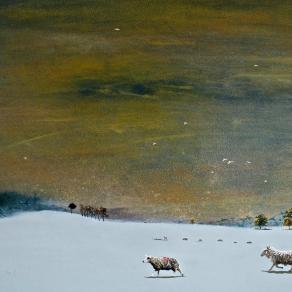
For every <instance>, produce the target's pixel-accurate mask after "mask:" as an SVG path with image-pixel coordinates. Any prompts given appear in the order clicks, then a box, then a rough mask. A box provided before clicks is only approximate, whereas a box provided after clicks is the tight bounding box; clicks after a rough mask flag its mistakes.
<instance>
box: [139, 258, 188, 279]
mask: <svg viewBox="0 0 292 292" xmlns="http://www.w3.org/2000/svg"><path fill="white" fill-rule="evenodd" d="M143 263H149V264H151V265H152V267H153V269H154V270H155V271H156V272H157V276H159V272H160V271H162V270H165V271H169V270H172V271H173V272H176V271H178V272H180V274H181V276H182V277H183V273H182V271H181V270H180V268H179V263H178V261H177V260H176V259H174V258H169V257H154V256H146V257H145V259H144V260H143Z"/></svg>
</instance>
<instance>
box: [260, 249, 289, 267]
mask: <svg viewBox="0 0 292 292" xmlns="http://www.w3.org/2000/svg"><path fill="white" fill-rule="evenodd" d="M261 255H262V256H266V257H267V258H269V259H271V261H272V262H273V265H272V267H271V268H270V271H271V270H272V269H273V267H274V266H276V267H277V268H282V267H280V266H278V265H284V266H287V265H290V266H291V269H290V271H292V251H283V250H277V249H275V248H272V247H269V246H268V247H267V248H266V249H265V250H264V251H263V252H262V254H261Z"/></svg>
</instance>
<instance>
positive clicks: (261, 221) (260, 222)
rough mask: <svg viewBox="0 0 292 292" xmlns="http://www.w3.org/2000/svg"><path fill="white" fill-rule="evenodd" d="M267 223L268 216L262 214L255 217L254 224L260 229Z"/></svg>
mask: <svg viewBox="0 0 292 292" xmlns="http://www.w3.org/2000/svg"><path fill="white" fill-rule="evenodd" d="M267 224H268V218H267V217H266V216H265V215H264V214H260V215H258V216H256V217H255V221H254V225H255V226H257V227H259V228H260V229H262V227H263V226H266V225H267Z"/></svg>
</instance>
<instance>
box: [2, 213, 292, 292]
mask: <svg viewBox="0 0 292 292" xmlns="http://www.w3.org/2000/svg"><path fill="white" fill-rule="evenodd" d="M163 236H167V237H168V241H156V240H153V238H157V237H163ZM184 237H187V238H188V240H182V238H184ZM200 238H201V239H202V241H201V242H199V241H198V239H200ZM218 239H222V240H223V241H222V242H219V241H217V240H218ZM234 241H237V242H238V243H233V242H234ZM247 241H252V244H247V243H246V242H247ZM267 244H271V245H272V246H275V247H277V248H279V249H292V231H291V232H290V231H288V230H283V229H281V228H273V230H266V231H258V230H254V229H243V228H233V227H232V228H231V227H217V226H204V225H199V226H198V225H186V224H164V223H153V224H152V223H147V224H145V223H130V222H113V221H107V222H99V221H96V220H93V219H88V218H83V217H81V216H80V215H75V214H73V215H71V214H68V213H61V212H52V211H42V212H35V213H25V214H20V215H17V216H14V217H10V218H5V219H1V220H0V291H1V292H59V291H60V292H75V291H76V292H77V291H78V292H81V291H84V292H86V291H104V292H118V291H124V292H140V291H141V292H143V291H145V292H150V291H160V292H161V291H168V292H171V291H176V292H177V291H179V292H181V291H190V292H196V291H198V292H204V291H208V292H213V291H219V292H221V291H222V292H229V291H230V292H235V291H236V292H262V291H264V292H278V291H281V292H288V291H291V289H292V273H287V272H285V271H287V269H288V267H286V269H284V271H283V270H279V272H278V273H267V272H265V270H267V269H268V268H269V267H270V266H271V263H270V261H269V260H268V259H267V258H262V257H260V253H261V251H262V250H263V248H264V247H265V246H266V245H267ZM145 254H148V255H158V256H172V257H176V258H177V259H178V261H179V263H180V265H181V268H182V270H183V272H184V274H185V277H167V276H173V272H171V271H169V272H166V271H164V272H161V276H162V277H161V278H147V276H149V275H151V274H152V267H151V266H150V265H149V264H143V263H142V260H143V258H144V256H145Z"/></svg>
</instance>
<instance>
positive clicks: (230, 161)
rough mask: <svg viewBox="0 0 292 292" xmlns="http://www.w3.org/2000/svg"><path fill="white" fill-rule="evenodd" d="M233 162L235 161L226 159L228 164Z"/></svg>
mask: <svg viewBox="0 0 292 292" xmlns="http://www.w3.org/2000/svg"><path fill="white" fill-rule="evenodd" d="M234 162H235V161H233V160H228V162H227V164H228V165H229V164H231V163H234Z"/></svg>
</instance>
